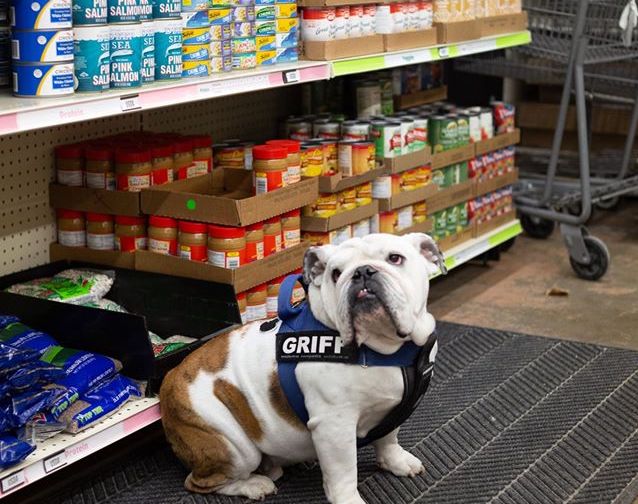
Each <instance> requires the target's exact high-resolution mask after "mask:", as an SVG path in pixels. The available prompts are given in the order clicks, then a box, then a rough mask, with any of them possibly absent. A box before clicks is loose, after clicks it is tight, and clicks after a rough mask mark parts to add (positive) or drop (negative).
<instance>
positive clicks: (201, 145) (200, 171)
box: [188, 135, 213, 178]
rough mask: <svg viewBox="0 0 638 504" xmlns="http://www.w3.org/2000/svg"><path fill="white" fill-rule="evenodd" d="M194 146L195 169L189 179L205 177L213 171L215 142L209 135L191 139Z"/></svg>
mask: <svg viewBox="0 0 638 504" xmlns="http://www.w3.org/2000/svg"><path fill="white" fill-rule="evenodd" d="M189 138H190V140H191V144H192V146H193V165H194V166H193V169H192V170H191V173H190V174H189V176H188V178H191V177H197V176H198V175H205V174H207V173H210V172H211V171H212V170H213V147H212V145H213V141H212V140H211V138H210V136H208V135H197V136H192V137H189Z"/></svg>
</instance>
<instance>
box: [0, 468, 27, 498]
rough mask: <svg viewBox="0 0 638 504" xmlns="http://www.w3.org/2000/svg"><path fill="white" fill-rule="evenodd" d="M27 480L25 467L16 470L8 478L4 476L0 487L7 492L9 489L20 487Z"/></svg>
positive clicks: (3, 491)
mask: <svg viewBox="0 0 638 504" xmlns="http://www.w3.org/2000/svg"><path fill="white" fill-rule="evenodd" d="M25 482H26V477H25V475H24V469H22V470H21V471H18V472H14V473H13V474H10V475H9V476H7V477H6V478H3V480H2V481H1V482H0V487H1V488H2V493H7V492H8V491H10V490H13V489H14V488H17V487H19V486H20V485H23V484H24V483H25Z"/></svg>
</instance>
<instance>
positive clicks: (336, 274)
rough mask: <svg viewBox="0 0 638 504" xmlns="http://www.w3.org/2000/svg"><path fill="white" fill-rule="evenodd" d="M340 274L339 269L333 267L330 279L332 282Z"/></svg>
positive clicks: (335, 280)
mask: <svg viewBox="0 0 638 504" xmlns="http://www.w3.org/2000/svg"><path fill="white" fill-rule="evenodd" d="M340 276H341V270H340V269H338V268H335V269H333V270H332V281H333V282H334V283H337V280H339V277H340Z"/></svg>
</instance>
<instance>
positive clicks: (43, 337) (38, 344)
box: [0, 322, 58, 356]
mask: <svg viewBox="0 0 638 504" xmlns="http://www.w3.org/2000/svg"><path fill="white" fill-rule="evenodd" d="M1 324H2V322H0V327H1ZM0 342H3V343H6V344H7V345H10V346H12V347H14V348H17V349H20V350H33V351H34V352H36V353H37V354H38V356H41V355H42V354H44V352H46V351H47V349H48V348H50V347H52V346H55V345H57V344H58V343H57V342H56V341H55V340H54V339H53V338H52V337H51V336H49V335H48V334H46V333H43V332H41V331H36V330H35V329H31V328H30V327H29V326H26V325H24V324H23V323H21V322H13V323H10V324H7V325H5V327H3V328H2V329H0Z"/></svg>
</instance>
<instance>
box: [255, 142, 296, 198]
mask: <svg viewBox="0 0 638 504" xmlns="http://www.w3.org/2000/svg"><path fill="white" fill-rule="evenodd" d="M287 155H288V151H287V150H286V149H285V148H284V147H279V146H278V145H255V147H253V172H254V182H255V194H263V193H267V192H271V191H274V190H275V189H280V188H282V187H285V186H286V185H287V179H288V161H287Z"/></svg>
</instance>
